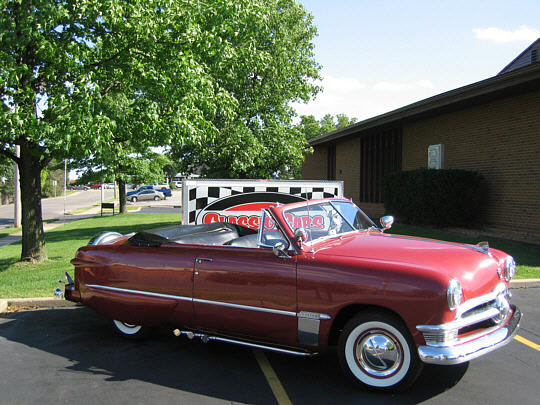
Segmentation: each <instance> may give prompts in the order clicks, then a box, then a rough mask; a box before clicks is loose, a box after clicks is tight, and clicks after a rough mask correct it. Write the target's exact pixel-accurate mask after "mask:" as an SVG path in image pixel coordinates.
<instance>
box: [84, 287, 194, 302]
mask: <svg viewBox="0 0 540 405" xmlns="http://www.w3.org/2000/svg"><path fill="white" fill-rule="evenodd" d="M85 287H89V288H96V289H98V290H106V291H116V292H123V293H129V294H139V295H149V296H151V297H159V298H170V299H173V300H179V301H192V299H191V298H189V297H182V296H179V295H170V294H161V293H155V292H149V291H140V290H129V289H126V288H118V287H108V286H105V285H98V284H85Z"/></svg>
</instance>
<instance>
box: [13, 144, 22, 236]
mask: <svg viewBox="0 0 540 405" xmlns="http://www.w3.org/2000/svg"><path fill="white" fill-rule="evenodd" d="M15 155H16V156H17V157H20V156H21V147H20V146H19V145H15ZM13 183H14V184H13V189H14V195H13V210H14V211H13V226H14V227H15V228H20V227H21V216H22V215H21V181H20V178H19V166H18V165H17V163H16V162H15V165H14V169H13Z"/></svg>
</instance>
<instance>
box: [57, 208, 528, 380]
mask: <svg viewBox="0 0 540 405" xmlns="http://www.w3.org/2000/svg"><path fill="white" fill-rule="evenodd" d="M258 221H259V228H258V230H253V229H249V228H245V227H242V226H240V225H237V224H231V223H223V222H218V223H210V224H204V225H192V226H173V227H168V228H162V229H159V230H156V231H154V232H151V233H150V232H140V233H132V234H128V235H120V234H118V233H114V232H106V233H103V234H101V235H99V236H97V237H95V238H94V239H92V240H91V241H90V243H89V244H88V246H84V247H81V248H80V249H79V250H78V251H77V254H76V257H75V258H74V259H73V260H72V264H73V265H74V266H75V279H74V281H73V280H72V279H71V277H70V276H69V275H68V274H67V273H66V276H67V280H68V283H67V284H66V286H65V292H64V293H65V297H66V299H68V300H70V301H75V302H82V303H83V304H84V305H87V306H88V307H91V308H93V309H94V310H96V311H97V312H99V313H101V314H103V315H104V316H106V317H108V318H110V319H111V320H113V323H114V325H115V326H116V328H117V330H118V332H120V333H121V334H123V335H124V336H126V337H128V338H137V337H141V336H143V335H145V334H146V333H147V332H148V331H149V330H150V329H151V328H152V327H156V326H161V325H168V326H171V329H175V334H176V335H177V336H178V335H185V336H187V337H189V338H194V337H198V338H201V339H202V340H203V341H205V342H206V341H210V340H218V341H224V342H230V343H236V344H242V345H246V346H252V347H257V348H263V349H268V350H274V351H279V352H283V353H289V354H295V355H301V356H310V355H314V354H317V353H319V352H322V351H324V350H325V349H327V348H328V347H329V346H331V345H335V346H337V348H338V350H337V352H338V355H339V360H340V364H341V366H342V368H343V371H344V373H345V374H346V375H347V376H349V377H350V378H351V379H352V380H354V381H356V382H358V383H360V384H361V385H363V386H364V387H367V388H370V389H379V390H402V389H405V388H407V387H408V386H410V385H411V384H412V383H413V382H414V381H415V379H416V378H417V376H418V375H419V373H420V371H421V369H422V365H423V364H424V363H434V364H443V365H444V364H457V363H463V362H466V361H469V360H471V359H474V358H476V357H478V356H481V355H483V354H485V353H488V352H490V351H492V350H494V349H497V348H498V347H501V346H502V345H504V344H506V343H508V342H509V341H510V340H511V339H512V337H513V336H514V335H515V333H516V331H517V329H518V326H519V322H520V320H521V313H520V311H519V309H518V308H517V307H515V306H514V305H511V304H510V296H511V294H510V292H509V291H508V283H509V281H510V279H511V278H512V277H513V275H514V272H515V268H516V265H515V262H514V260H513V259H512V257H511V256H509V255H508V254H506V253H504V252H502V251H499V250H496V249H490V248H489V246H488V245H487V243H485V242H483V243H481V244H479V245H468V244H457V243H450V242H442V241H437V240H430V239H421V238H417V237H410V236H400V235H390V234H385V233H384V230H385V229H388V228H389V227H390V226H391V225H392V221H393V218H392V217H383V218H382V219H381V227H377V226H375V224H374V223H373V222H372V221H371V220H370V219H369V218H368V217H367V216H366V215H365V214H364V213H363V212H362V211H361V210H360V209H359V208H358V207H357V206H356V205H354V204H353V203H352V202H351V201H350V200H346V199H324V200H311V201H304V202H298V203H292V204H286V205H279V204H276V205H275V206H272V207H270V208H268V209H264V210H263V212H262V216H261V218H260V219H258ZM62 292H63V291H61V290H60V292H59V291H58V290H57V293H62Z"/></svg>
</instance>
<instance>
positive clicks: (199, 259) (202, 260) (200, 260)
mask: <svg viewBox="0 0 540 405" xmlns="http://www.w3.org/2000/svg"><path fill="white" fill-rule="evenodd" d="M213 261H214V259H211V258H209V257H197V258H196V259H195V263H197V264H201V263H202V262H213Z"/></svg>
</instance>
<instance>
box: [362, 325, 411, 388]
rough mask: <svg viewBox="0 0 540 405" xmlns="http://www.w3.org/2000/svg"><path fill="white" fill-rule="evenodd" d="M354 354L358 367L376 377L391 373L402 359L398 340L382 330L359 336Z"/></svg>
mask: <svg viewBox="0 0 540 405" xmlns="http://www.w3.org/2000/svg"><path fill="white" fill-rule="evenodd" d="M355 356H356V361H357V362H358V364H359V365H360V367H361V368H362V369H363V370H364V371H365V372H366V373H367V374H370V375H372V376H374V377H377V378H383V377H387V376H389V375H392V374H393V373H394V372H395V371H396V370H398V369H399V367H400V366H401V363H402V359H403V353H402V350H401V346H400V344H399V342H398V341H397V340H396V338H394V337H393V336H391V335H389V334H387V333H385V332H384V331H382V330H377V331H370V332H369V333H367V334H365V335H363V336H361V337H360V338H359V339H358V340H357V343H356V347H355Z"/></svg>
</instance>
